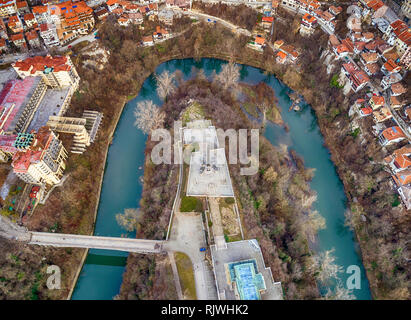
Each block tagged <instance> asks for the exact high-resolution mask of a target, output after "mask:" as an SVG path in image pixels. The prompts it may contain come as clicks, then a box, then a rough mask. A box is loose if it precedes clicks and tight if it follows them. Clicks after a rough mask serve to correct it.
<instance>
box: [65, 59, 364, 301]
mask: <svg viewBox="0 0 411 320" xmlns="http://www.w3.org/2000/svg"><path fill="white" fill-rule="evenodd" d="M224 63H226V62H224V61H221V60H216V59H201V60H199V61H194V60H193V59H185V60H172V61H169V62H165V63H163V64H161V65H159V66H158V68H157V69H156V72H157V73H161V72H162V71H164V70H168V71H170V72H174V71H176V70H181V71H182V73H183V75H184V78H185V79H189V78H190V77H192V75H193V67H196V68H198V69H203V70H204V72H205V74H206V75H207V76H211V74H212V72H213V71H216V72H219V70H220V69H221V65H222V64H224ZM241 81H242V82H246V83H249V84H256V83H258V82H260V81H265V82H266V83H267V84H268V85H270V86H271V87H272V88H273V89H274V90H275V94H276V96H277V98H278V101H279V107H280V109H281V115H282V117H283V119H284V121H285V122H286V124H287V125H288V127H289V129H290V130H289V131H288V132H286V131H285V130H284V129H283V128H282V127H279V126H277V125H274V124H269V125H268V126H267V129H266V132H265V136H266V137H267V138H268V139H269V140H270V142H271V143H272V144H274V145H278V144H280V143H283V144H286V145H287V146H289V148H291V149H294V150H295V151H296V152H297V153H298V154H299V155H300V156H302V157H303V158H304V161H305V165H306V166H307V167H309V168H315V169H316V171H315V176H314V179H313V180H312V182H311V188H312V189H313V190H315V191H316V192H317V194H318V198H317V201H316V202H315V204H314V209H316V210H318V211H319V212H320V214H321V215H322V216H323V217H324V218H325V219H326V229H324V230H321V231H320V232H319V234H318V243H317V250H320V251H323V250H330V249H333V248H334V249H335V252H334V256H335V257H336V263H337V264H339V265H341V266H342V267H343V268H344V271H345V270H346V269H347V267H348V266H350V265H358V266H359V267H360V270H361V289H355V290H354V292H353V293H354V295H355V296H356V298H357V299H371V293H370V290H369V284H368V280H367V278H366V276H365V270H364V268H363V266H362V262H361V259H360V253H359V252H358V244H357V243H356V242H355V240H354V235H353V232H352V231H350V230H349V229H348V228H347V227H345V226H344V212H345V210H346V197H345V194H344V189H343V185H342V183H341V181H340V179H339V177H338V175H337V173H336V170H335V167H334V165H333V163H332V161H331V159H330V154H329V151H328V149H327V148H325V147H324V139H323V137H322V135H321V133H320V130H319V128H318V125H317V119H316V116H315V113H314V111H313V110H312V109H311V108H310V106H309V105H303V108H302V110H301V111H300V112H294V111H291V112H290V111H288V109H289V107H290V106H291V101H290V99H289V96H288V94H289V93H291V92H292V91H291V90H290V89H289V88H288V87H287V86H285V85H284V84H282V83H281V82H280V81H279V80H277V79H276V78H275V77H274V76H272V75H266V74H264V73H263V72H262V70H259V69H256V68H253V67H249V66H241ZM155 88H156V84H155V80H154V78H153V77H152V76H151V77H149V78H147V79H146V80H145V82H144V85H143V87H142V89H141V90H140V92H139V94H138V96H137V97H136V98H135V99H133V100H132V101H130V102H129V103H127V105H126V106H125V108H124V110H123V113H122V115H121V118H120V120H119V123H118V126H117V129H116V132H115V134H114V137H113V143H112V145H111V146H110V148H109V152H108V156H107V163H106V170H105V174H104V181H103V186H102V191H101V196H100V203H99V209H98V215H97V221H96V227H95V233H94V234H95V235H100V236H123V237H124V236H127V237H134V236H135V235H134V234H133V233H127V232H125V231H124V230H123V229H121V227H119V226H118V224H117V222H116V220H115V215H116V213H119V212H123V211H124V209H126V208H136V207H138V203H139V201H140V197H141V192H142V184H141V182H140V177H141V176H142V174H143V170H142V167H143V163H144V148H145V141H146V136H145V135H144V134H142V133H141V131H139V130H137V129H136V128H135V127H134V125H133V123H134V115H133V111H134V108H135V106H136V104H137V103H138V102H139V101H142V100H146V99H150V100H153V101H154V102H155V103H156V104H158V105H160V104H161V101H160V100H159V98H158V96H157V94H156V89H155ZM126 259H127V253H122V252H118V251H109V250H95V249H92V250H90V251H89V254H88V256H87V259H86V262H85V264H84V266H83V268H82V271H81V273H80V276H79V279H78V281H77V284H76V287H75V290H74V293H73V296H72V299H73V300H80V299H85V300H97V299H101V300H109V299H113V298H114V296H115V295H117V294H118V293H119V290H120V286H121V281H122V274H123V272H124V270H125V264H126ZM348 276H349V274H346V273H345V272H344V273H342V274H341V276H340V278H341V280H342V281H343V283H344V284H345V281H346V278H347V277H348ZM274 277H275V275H274Z"/></svg>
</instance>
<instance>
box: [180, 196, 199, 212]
mask: <svg viewBox="0 0 411 320" xmlns="http://www.w3.org/2000/svg"><path fill="white" fill-rule="evenodd" d="M192 211H196V212H202V211H203V204H202V202H201V200H199V199H197V198H196V197H187V196H183V198H182V199H181V205H180V212H192Z"/></svg>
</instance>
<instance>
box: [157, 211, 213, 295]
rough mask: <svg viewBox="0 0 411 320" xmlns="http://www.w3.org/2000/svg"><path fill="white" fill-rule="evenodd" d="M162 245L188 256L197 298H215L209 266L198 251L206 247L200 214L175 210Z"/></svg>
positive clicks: (168, 249)
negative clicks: (170, 228) (169, 228)
mask: <svg viewBox="0 0 411 320" xmlns="http://www.w3.org/2000/svg"><path fill="white" fill-rule="evenodd" d="M163 247H164V250H166V251H169V252H170V251H171V252H178V251H179V252H184V253H185V254H186V255H188V256H189V257H190V260H191V262H192V264H193V270H194V279H195V284H196V294H197V299H198V300H215V299H217V289H216V286H215V280H214V276H213V273H212V270H211V266H210V265H209V263H208V262H207V261H206V259H205V252H200V248H202V247H206V242H205V234H204V230H203V222H202V219H201V214H199V213H181V212H176V213H175V215H174V219H173V228H172V230H171V234H170V238H169V241H167V242H165V243H164V246H163Z"/></svg>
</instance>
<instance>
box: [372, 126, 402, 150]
mask: <svg viewBox="0 0 411 320" xmlns="http://www.w3.org/2000/svg"><path fill="white" fill-rule="evenodd" d="M378 139H379V141H380V144H381V145H382V146H387V145H390V144H393V143H397V142H400V141H401V140H404V139H405V135H404V132H402V130H401V128H400V127H398V126H394V127H390V128H387V129H385V130H384V131H382V132H381V133H380V135H379V136H378Z"/></svg>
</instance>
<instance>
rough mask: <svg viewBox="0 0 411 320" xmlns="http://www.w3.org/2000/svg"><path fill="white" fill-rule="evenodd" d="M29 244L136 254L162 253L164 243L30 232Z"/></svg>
mask: <svg viewBox="0 0 411 320" xmlns="http://www.w3.org/2000/svg"><path fill="white" fill-rule="evenodd" d="M29 234H30V235H31V237H30V240H29V242H28V243H29V244H37V245H40V246H53V247H70V248H93V249H107V250H119V251H127V252H136V253H160V252H162V249H163V241H157V240H143V239H130V238H116V237H98V236H85V235H77V234H63V233H47V232H30V233H29Z"/></svg>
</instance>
